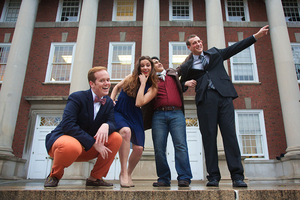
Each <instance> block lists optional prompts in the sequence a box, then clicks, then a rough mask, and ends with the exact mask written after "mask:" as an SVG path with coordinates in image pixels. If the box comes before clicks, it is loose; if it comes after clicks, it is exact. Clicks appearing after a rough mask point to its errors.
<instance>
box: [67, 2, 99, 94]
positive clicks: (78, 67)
mask: <svg viewBox="0 0 300 200" xmlns="http://www.w3.org/2000/svg"><path fill="white" fill-rule="evenodd" d="M82 3H83V5H82V11H81V17H80V22H79V29H78V35H77V43H76V50H75V55H74V64H73V72H72V77H71V85H70V93H72V92H75V91H78V90H87V89H88V88H89V83H88V80H87V73H88V71H89V69H91V68H92V67H93V58H94V47H95V36H96V25H97V14H98V4H99V0H84V1H82Z"/></svg>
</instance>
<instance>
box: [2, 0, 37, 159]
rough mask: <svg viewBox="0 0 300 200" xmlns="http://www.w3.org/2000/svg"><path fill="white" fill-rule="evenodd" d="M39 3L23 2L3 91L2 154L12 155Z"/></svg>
mask: <svg viewBox="0 0 300 200" xmlns="http://www.w3.org/2000/svg"><path fill="white" fill-rule="evenodd" d="M38 4H39V0H23V1H22V3H21V7H20V11H19V16H18V20H17V23H16V27H15V31H14V35H13V39H12V42H11V47H10V52H9V56H8V60H7V64H6V69H5V74H4V78H3V83H2V87H1V92H0V155H13V154H12V141H13V137H14V132H15V126H16V122H17V117H18V112H19V106H20V100H21V95H22V90H23V84H24V79H25V73H26V68H27V62H28V57H29V51H30V46H31V40H32V34H33V30H34V23H35V19H36V13H37V9H38Z"/></svg>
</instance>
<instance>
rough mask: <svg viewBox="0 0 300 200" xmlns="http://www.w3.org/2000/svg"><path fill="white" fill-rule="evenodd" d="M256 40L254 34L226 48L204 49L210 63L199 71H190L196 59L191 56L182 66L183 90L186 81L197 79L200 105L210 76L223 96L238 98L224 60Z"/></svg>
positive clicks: (197, 99) (197, 96)
mask: <svg viewBox="0 0 300 200" xmlns="http://www.w3.org/2000/svg"><path fill="white" fill-rule="evenodd" d="M255 42H256V39H255V38H254V36H250V37H248V38H246V39H244V40H242V41H239V42H236V43H235V44H233V45H231V46H229V47H227V48H224V49H218V48H215V47H213V48H211V49H209V50H207V51H203V53H204V54H208V55H209V64H208V65H207V67H206V69H205V70H197V73H191V72H190V70H191V68H192V66H193V60H194V58H193V56H191V57H190V59H189V60H188V61H187V62H186V63H184V64H182V65H181V66H180V69H181V79H180V82H181V84H182V88H183V91H186V90H187V87H184V83H185V82H186V81H188V80H191V79H195V80H196V81H197V86H196V88H195V91H196V97H195V100H196V105H198V103H200V102H201V101H202V99H203V96H204V93H205V91H206V90H207V86H208V79H209V78H210V79H211V80H212V83H213V84H214V86H215V88H216V90H217V91H218V92H219V94H220V95H222V96H223V97H232V98H233V99H235V98H237V97H238V94H237V92H236V90H235V88H234V86H233V84H232V82H231V79H230V78H229V76H228V74H227V72H226V70H225V68H224V64H223V62H224V60H227V59H229V58H230V57H232V56H234V55H235V54H237V53H239V52H241V51H243V50H244V49H246V48H247V47H249V46H251V45H252V44H253V43H255Z"/></svg>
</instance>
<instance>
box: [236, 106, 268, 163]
mask: <svg viewBox="0 0 300 200" xmlns="http://www.w3.org/2000/svg"><path fill="white" fill-rule="evenodd" d="M243 113H246V114H249V113H250V114H258V115H259V119H260V128H261V134H262V141H261V142H262V145H263V147H262V149H263V154H264V158H246V159H247V160H269V151H268V143H267V136H266V127H265V120H264V111H263V110H258V109H257V110H256V109H251V110H246V109H245V110H235V120H236V122H235V128H236V130H237V131H236V134H237V138H238V142H239V147H240V151H241V155H242V156H249V155H248V154H242V152H243V151H242V141H240V137H239V136H240V135H239V133H238V130H239V123H238V114H243Z"/></svg>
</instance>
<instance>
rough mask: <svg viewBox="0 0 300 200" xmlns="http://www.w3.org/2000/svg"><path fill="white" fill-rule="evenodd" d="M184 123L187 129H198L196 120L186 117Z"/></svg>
mask: <svg viewBox="0 0 300 200" xmlns="http://www.w3.org/2000/svg"><path fill="white" fill-rule="evenodd" d="M185 123H186V126H187V127H198V118H197V117H196V118H190V117H186V118H185Z"/></svg>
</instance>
